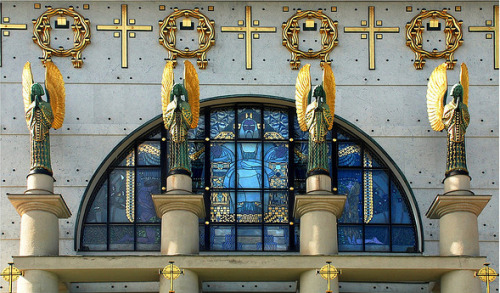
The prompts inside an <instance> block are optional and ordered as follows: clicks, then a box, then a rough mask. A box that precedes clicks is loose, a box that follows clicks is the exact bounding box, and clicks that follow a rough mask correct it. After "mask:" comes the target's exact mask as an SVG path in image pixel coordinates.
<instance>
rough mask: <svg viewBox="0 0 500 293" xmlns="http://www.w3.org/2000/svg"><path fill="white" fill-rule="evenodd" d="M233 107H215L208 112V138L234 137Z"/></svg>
mask: <svg viewBox="0 0 500 293" xmlns="http://www.w3.org/2000/svg"><path fill="white" fill-rule="evenodd" d="M234 123H235V121H234V109H216V110H213V111H211V112H210V138H213V139H233V138H234Z"/></svg>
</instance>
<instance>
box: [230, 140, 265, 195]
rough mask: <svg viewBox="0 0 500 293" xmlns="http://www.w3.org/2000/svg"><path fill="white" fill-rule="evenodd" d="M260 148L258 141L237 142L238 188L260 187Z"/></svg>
mask: <svg viewBox="0 0 500 293" xmlns="http://www.w3.org/2000/svg"><path fill="white" fill-rule="evenodd" d="M261 148H262V145H261V144H260V143H238V187H239V188H262V149H261ZM228 175H229V172H228Z"/></svg>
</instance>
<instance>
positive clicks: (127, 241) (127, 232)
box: [109, 225, 134, 250]
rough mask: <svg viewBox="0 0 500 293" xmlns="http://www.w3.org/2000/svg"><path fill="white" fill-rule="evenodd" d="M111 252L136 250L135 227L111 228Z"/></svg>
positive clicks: (111, 226) (121, 226)
mask: <svg viewBox="0 0 500 293" xmlns="http://www.w3.org/2000/svg"><path fill="white" fill-rule="evenodd" d="M109 249H110V250H134V226H129V225H127V226H123V225H120V226H116V225H110V226H109Z"/></svg>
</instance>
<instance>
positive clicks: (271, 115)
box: [264, 108, 289, 139]
mask: <svg viewBox="0 0 500 293" xmlns="http://www.w3.org/2000/svg"><path fill="white" fill-rule="evenodd" d="M288 137H289V134H288V112H287V111H285V110H278V109H268V108H266V109H264V139H288Z"/></svg>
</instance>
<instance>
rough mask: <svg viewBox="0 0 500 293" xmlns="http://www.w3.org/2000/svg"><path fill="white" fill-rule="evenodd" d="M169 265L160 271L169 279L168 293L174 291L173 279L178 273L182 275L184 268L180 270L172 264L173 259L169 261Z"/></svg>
mask: <svg viewBox="0 0 500 293" xmlns="http://www.w3.org/2000/svg"><path fill="white" fill-rule="evenodd" d="M169 263H170V264H169V265H168V266H166V267H164V268H163V270H161V271H160V274H162V275H163V276H164V277H165V278H166V279H167V280H170V291H169V293H174V292H175V291H174V280H175V279H177V278H179V277H180V275H184V270H181V269H180V268H179V267H178V266H176V265H174V262H173V261H169Z"/></svg>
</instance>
